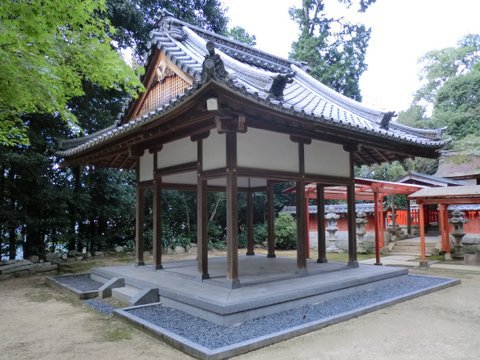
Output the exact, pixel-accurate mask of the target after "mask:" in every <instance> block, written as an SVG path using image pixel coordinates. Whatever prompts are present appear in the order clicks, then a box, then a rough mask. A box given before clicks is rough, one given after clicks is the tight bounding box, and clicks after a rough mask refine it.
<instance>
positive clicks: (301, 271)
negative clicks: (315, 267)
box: [295, 269, 308, 277]
mask: <svg viewBox="0 0 480 360" xmlns="http://www.w3.org/2000/svg"><path fill="white" fill-rule="evenodd" d="M295 274H296V275H297V276H298V277H304V276H308V270H307V269H297V271H295Z"/></svg>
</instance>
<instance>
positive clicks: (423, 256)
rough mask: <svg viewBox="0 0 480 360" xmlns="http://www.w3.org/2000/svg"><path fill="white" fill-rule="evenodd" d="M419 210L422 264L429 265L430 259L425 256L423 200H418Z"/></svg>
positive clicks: (423, 265)
mask: <svg viewBox="0 0 480 360" xmlns="http://www.w3.org/2000/svg"><path fill="white" fill-rule="evenodd" d="M418 211H419V214H418V216H419V223H420V266H421V267H428V261H427V258H426V257H425V209H424V206H423V202H421V201H418Z"/></svg>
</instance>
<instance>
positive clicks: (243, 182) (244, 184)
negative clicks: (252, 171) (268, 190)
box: [208, 177, 267, 188]
mask: <svg viewBox="0 0 480 360" xmlns="http://www.w3.org/2000/svg"><path fill="white" fill-rule="evenodd" d="M208 185H211V186H227V182H226V180H225V178H217V179H210V180H208ZM249 185H250V187H251V188H254V187H260V186H267V180H265V179H260V178H250V182H249V181H248V178H246V177H239V178H238V179H237V186H238V187H241V188H248V187H249Z"/></svg>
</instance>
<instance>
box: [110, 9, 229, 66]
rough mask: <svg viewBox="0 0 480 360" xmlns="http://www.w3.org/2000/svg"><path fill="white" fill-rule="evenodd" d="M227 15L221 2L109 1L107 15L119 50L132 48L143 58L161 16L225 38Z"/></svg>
mask: <svg viewBox="0 0 480 360" xmlns="http://www.w3.org/2000/svg"><path fill="white" fill-rule="evenodd" d="M225 12H226V10H225V9H224V8H223V7H222V6H221V3H220V1H219V0H107V14H108V18H109V19H110V21H111V23H112V25H113V26H114V27H115V28H116V29H117V32H116V33H115V34H114V35H113V37H114V39H115V40H116V41H117V42H118V46H119V47H120V48H127V47H131V48H133V49H134V50H135V53H136V54H137V55H138V56H140V57H141V56H142V55H143V54H144V53H145V52H147V51H148V50H149V49H148V47H147V44H148V41H149V38H150V32H151V31H152V30H154V29H155V27H156V26H157V24H158V21H159V20H160V18H161V16H162V14H168V13H171V14H172V15H173V16H175V17H176V18H178V19H180V20H183V21H185V22H188V23H190V24H194V25H197V26H199V27H202V28H205V29H207V30H211V31H213V32H216V33H218V34H225V33H226V31H227V23H228V18H227V17H226V15H225Z"/></svg>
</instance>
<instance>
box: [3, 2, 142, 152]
mask: <svg viewBox="0 0 480 360" xmlns="http://www.w3.org/2000/svg"><path fill="white" fill-rule="evenodd" d="M104 12H105V2H104V1H93V0H86V1H64V0H49V1H42V2H39V1H34V2H32V1H25V0H21V1H8V0H1V2H0V24H1V26H0V58H1V59H2V61H1V62H0V88H1V89H2V96H1V97H0V122H1V123H2V126H1V127H0V134H1V135H0V141H1V142H2V144H5V145H12V144H15V143H22V142H25V140H26V139H27V138H26V136H25V135H26V128H25V127H22V126H21V124H22V123H23V122H21V121H20V120H19V119H20V117H21V116H22V115H25V114H32V113H40V114H51V115H55V116H58V117H61V118H63V119H65V120H69V121H72V120H74V119H75V116H74V114H73V113H72V112H71V111H70V109H69V108H68V106H67V103H68V101H69V100H70V99H71V98H73V97H76V96H81V95H83V94H84V91H83V86H82V85H83V81H89V82H92V83H95V84H97V85H99V86H101V87H102V88H116V89H122V90H125V91H126V92H127V93H129V94H130V95H134V94H135V93H136V92H137V89H138V88H140V87H141V84H140V82H139V80H138V79H137V76H136V75H135V73H134V72H133V71H132V69H131V68H130V67H129V66H128V65H127V64H126V63H125V62H124V61H123V60H122V58H121V56H120V55H119V54H118V53H117V52H116V51H115V50H114V49H112V47H111V45H110V42H111V39H110V37H109V36H108V35H107V33H111V34H113V33H114V29H113V28H112V27H111V25H110V23H109V21H108V20H107V19H106V18H105V17H104V16H102V14H103V13H104ZM23 124H25V123H23ZM10 132H11V133H10Z"/></svg>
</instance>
